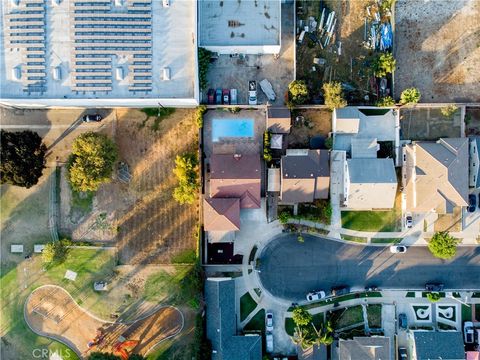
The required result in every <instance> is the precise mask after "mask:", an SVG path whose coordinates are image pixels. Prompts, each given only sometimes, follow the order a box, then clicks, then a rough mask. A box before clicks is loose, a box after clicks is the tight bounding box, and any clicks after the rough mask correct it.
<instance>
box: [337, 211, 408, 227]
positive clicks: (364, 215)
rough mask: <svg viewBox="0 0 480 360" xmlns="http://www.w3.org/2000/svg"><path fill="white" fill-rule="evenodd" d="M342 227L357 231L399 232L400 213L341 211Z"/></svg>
mask: <svg viewBox="0 0 480 360" xmlns="http://www.w3.org/2000/svg"><path fill="white" fill-rule="evenodd" d="M342 227H343V228H345V229H351V230H358V231H384V232H389V231H401V212H397V211H396V210H395V209H393V210H390V211H342Z"/></svg>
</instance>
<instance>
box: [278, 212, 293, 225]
mask: <svg viewBox="0 0 480 360" xmlns="http://www.w3.org/2000/svg"><path fill="white" fill-rule="evenodd" d="M289 219H290V213H289V212H288V211H282V212H281V213H280V214H279V215H278V221H280V224H282V225H285V224H286V223H288V220H289Z"/></svg>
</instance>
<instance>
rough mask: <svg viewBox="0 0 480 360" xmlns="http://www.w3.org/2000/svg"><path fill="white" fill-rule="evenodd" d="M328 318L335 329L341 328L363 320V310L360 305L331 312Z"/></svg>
mask: <svg viewBox="0 0 480 360" xmlns="http://www.w3.org/2000/svg"><path fill="white" fill-rule="evenodd" d="M327 318H328V320H330V321H331V322H332V325H333V327H334V328H335V329H341V328H344V327H347V326H350V325H354V324H358V323H361V322H362V321H363V311H362V307H361V306H360V305H357V306H353V307H350V308H344V309H340V310H335V311H332V312H329V313H328V315H327Z"/></svg>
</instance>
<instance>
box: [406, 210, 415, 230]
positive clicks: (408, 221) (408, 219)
mask: <svg viewBox="0 0 480 360" xmlns="http://www.w3.org/2000/svg"><path fill="white" fill-rule="evenodd" d="M412 226H413V216H412V214H411V213H407V214H406V215H405V227H406V228H407V229H411V228H412Z"/></svg>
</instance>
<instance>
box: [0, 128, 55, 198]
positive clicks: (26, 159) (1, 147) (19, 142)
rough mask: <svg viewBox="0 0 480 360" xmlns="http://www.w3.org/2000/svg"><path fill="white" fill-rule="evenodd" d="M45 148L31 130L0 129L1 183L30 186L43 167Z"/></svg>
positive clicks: (36, 180)
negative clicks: (13, 130)
mask: <svg viewBox="0 0 480 360" xmlns="http://www.w3.org/2000/svg"><path fill="white" fill-rule="evenodd" d="M46 151H47V148H46V146H45V144H43V142H42V138H41V137H40V136H39V135H38V134H37V133H34V132H33V131H22V132H10V131H5V130H2V131H1V141H0V179H1V183H2V184H10V185H16V186H21V187H25V188H27V189H28V188H30V187H32V186H33V185H35V184H37V183H38V179H40V177H41V176H42V173H43V169H44V168H45V153H46Z"/></svg>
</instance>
